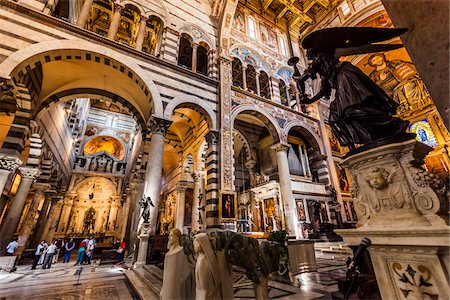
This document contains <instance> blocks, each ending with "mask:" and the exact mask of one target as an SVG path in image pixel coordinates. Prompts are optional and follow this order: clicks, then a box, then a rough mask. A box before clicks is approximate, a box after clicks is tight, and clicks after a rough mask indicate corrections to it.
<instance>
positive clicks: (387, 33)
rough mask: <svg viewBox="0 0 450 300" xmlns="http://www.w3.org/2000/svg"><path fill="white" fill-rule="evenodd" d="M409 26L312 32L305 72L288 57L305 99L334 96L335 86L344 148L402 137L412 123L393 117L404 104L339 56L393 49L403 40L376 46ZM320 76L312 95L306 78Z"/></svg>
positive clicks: (333, 109)
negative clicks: (403, 27)
mask: <svg viewBox="0 0 450 300" xmlns="http://www.w3.org/2000/svg"><path fill="white" fill-rule="evenodd" d="M406 30H407V29H392V28H369V27H358V28H356V27H339V28H326V29H322V30H318V31H315V32H312V33H311V34H309V35H307V36H306V37H305V38H304V39H303V42H302V46H303V48H305V49H306V50H307V57H308V59H309V61H310V62H309V66H308V68H307V69H306V70H305V71H304V73H303V74H301V73H300V71H299V69H298V67H297V65H296V64H297V62H298V61H299V59H298V58H297V57H292V58H291V59H289V61H288V64H289V65H291V66H294V69H295V73H294V75H293V76H292V78H293V79H294V80H295V81H296V83H297V88H298V90H299V93H300V101H301V102H302V103H303V104H310V103H313V102H315V101H317V100H319V99H321V98H326V99H329V97H330V95H331V91H332V89H335V90H336V93H335V97H334V100H333V101H332V102H331V104H330V115H329V123H330V126H331V128H332V130H333V132H334V134H335V135H336V137H337V138H338V140H339V143H340V144H341V146H348V147H349V148H350V149H351V150H353V149H355V148H356V145H360V144H368V143H370V142H373V141H376V140H379V139H383V138H387V137H394V136H402V135H404V134H405V130H406V128H407V126H408V124H409V122H408V121H403V120H401V119H399V118H396V117H394V116H393V115H395V113H396V110H397V107H398V106H399V104H398V103H396V102H395V101H394V100H393V99H391V98H390V97H389V96H388V95H387V94H386V93H385V92H384V91H383V90H382V89H381V88H380V87H379V86H378V85H376V84H375V83H374V82H373V81H372V80H371V79H370V78H369V77H368V76H367V75H365V74H364V73H363V72H362V71H361V70H360V69H358V68H357V67H355V66H354V65H352V64H351V63H349V62H346V61H344V62H341V61H339V57H341V56H347V55H354V54H364V53H372V52H380V51H388V50H394V49H398V48H401V47H403V45H401V44H372V43H375V42H382V41H385V40H389V39H392V38H394V37H397V36H399V35H401V34H402V33H404V32H406ZM317 74H318V75H319V76H320V79H321V88H320V91H319V92H318V93H317V94H316V95H315V96H313V97H312V98H309V97H308V96H307V95H306V94H305V81H306V80H307V79H309V78H310V79H313V80H314V79H316V78H317Z"/></svg>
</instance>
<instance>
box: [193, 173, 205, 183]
mask: <svg viewBox="0 0 450 300" xmlns="http://www.w3.org/2000/svg"><path fill="white" fill-rule="evenodd" d="M202 175H203V174H202V173H200V172H195V173H192V178H193V179H194V182H198V181H199V180H200V178H202Z"/></svg>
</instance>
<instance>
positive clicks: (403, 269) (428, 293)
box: [391, 262, 440, 299]
mask: <svg viewBox="0 0 450 300" xmlns="http://www.w3.org/2000/svg"><path fill="white" fill-rule="evenodd" d="M391 268H392V271H393V272H394V274H395V275H394V276H395V280H394V281H395V283H396V286H397V288H398V289H399V290H400V292H401V293H402V295H403V296H404V297H405V299H439V298H440V297H439V290H437V288H436V285H435V284H433V281H434V279H433V273H432V271H431V270H430V269H429V268H428V267H427V266H426V265H424V264H421V263H418V264H413V263H411V264H409V263H408V264H406V263H400V262H394V263H392V265H391Z"/></svg>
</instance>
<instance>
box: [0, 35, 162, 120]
mask: <svg viewBox="0 0 450 300" xmlns="http://www.w3.org/2000/svg"><path fill="white" fill-rule="evenodd" d="M51 61H83V62H92V63H98V64H103V65H104V66H106V67H109V68H110V69H111V70H117V71H119V72H121V73H123V74H124V76H126V77H125V78H129V79H131V80H132V81H133V82H134V83H135V84H136V88H137V89H140V90H141V92H142V95H141V97H140V98H139V99H138V100H137V101H140V102H139V106H145V105H144V103H145V102H147V103H150V104H152V106H150V110H149V112H146V111H145V109H140V110H141V113H142V114H143V115H144V116H145V115H146V114H147V115H148V116H146V119H149V118H150V116H151V114H152V113H153V114H154V115H155V116H156V117H161V116H162V115H163V106H162V101H161V97H160V94H159V91H158V89H157V87H156V85H155V83H154V82H153V80H152V79H151V78H150V74H149V73H147V72H145V71H144V70H142V69H141V68H140V67H139V65H138V64H137V63H136V62H135V61H133V60H132V59H131V58H129V57H127V56H125V55H123V54H120V53H118V52H115V51H113V50H111V49H109V48H107V47H104V46H101V45H97V44H92V43H89V42H87V41H83V40H76V42H75V41H74V40H57V41H47V42H41V43H37V44H33V45H30V46H28V47H26V48H24V49H21V50H19V51H16V52H14V53H13V54H12V55H10V56H9V57H8V58H7V59H6V60H5V61H3V62H2V63H1V64H0V78H6V79H10V78H12V79H13V80H14V79H16V80H17V78H18V77H19V76H20V75H23V74H25V73H27V69H26V68H27V67H30V66H31V67H33V68H34V67H35V66H36V65H41V66H42V65H43V64H45V63H48V62H51ZM48 96H51V95H48ZM128 100H129V101H130V99H128ZM147 110H148V109H147Z"/></svg>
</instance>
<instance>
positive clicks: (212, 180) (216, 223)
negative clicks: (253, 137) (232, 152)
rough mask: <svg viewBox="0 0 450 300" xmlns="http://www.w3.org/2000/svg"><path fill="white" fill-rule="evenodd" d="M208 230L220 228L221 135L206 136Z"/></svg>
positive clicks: (208, 134) (209, 133)
mask: <svg viewBox="0 0 450 300" xmlns="http://www.w3.org/2000/svg"><path fill="white" fill-rule="evenodd" d="M205 137H206V141H207V143H208V149H207V151H206V188H205V193H206V228H218V227H220V220H219V176H220V174H219V143H218V141H219V133H218V132H214V131H210V132H208V133H207V134H206V136H205Z"/></svg>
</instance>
